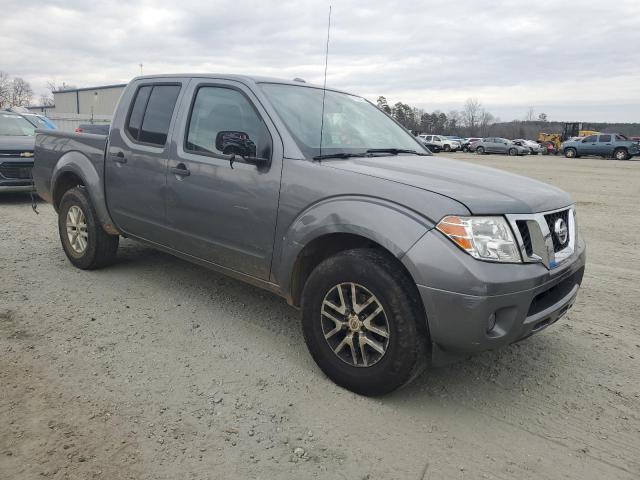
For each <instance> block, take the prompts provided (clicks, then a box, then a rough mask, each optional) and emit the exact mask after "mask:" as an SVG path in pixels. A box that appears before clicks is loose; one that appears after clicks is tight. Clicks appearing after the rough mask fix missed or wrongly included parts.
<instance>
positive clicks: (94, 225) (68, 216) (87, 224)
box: [58, 187, 120, 270]
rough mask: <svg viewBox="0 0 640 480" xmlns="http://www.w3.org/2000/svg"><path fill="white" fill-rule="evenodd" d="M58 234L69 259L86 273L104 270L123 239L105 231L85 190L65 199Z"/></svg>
mask: <svg viewBox="0 0 640 480" xmlns="http://www.w3.org/2000/svg"><path fill="white" fill-rule="evenodd" d="M58 231H59V233H60V241H61V242H62V248H63V249H64V253H65V254H66V255H67V258H68V259H69V261H70V262H71V263H72V264H73V265H75V266H76V267H78V268H80V269H82V270H92V269H95V268H100V267H104V266H106V265H108V264H109V263H111V262H112V261H113V259H114V258H115V256H116V251H117V250H118V243H119V238H120V237H118V236H117V235H109V234H108V233H107V232H105V231H104V230H103V228H102V226H101V225H100V222H99V221H98V216H97V215H96V212H95V210H94V208H93V205H92V204H91V199H90V198H89V195H88V194H87V191H86V189H84V188H83V187H75V188H72V189H71V190H69V191H67V192H66V193H65V194H64V195H63V196H62V200H61V201H60V208H59V211H58Z"/></svg>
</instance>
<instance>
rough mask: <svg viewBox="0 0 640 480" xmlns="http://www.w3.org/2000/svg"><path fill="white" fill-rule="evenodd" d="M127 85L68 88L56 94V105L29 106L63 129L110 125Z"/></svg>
mask: <svg viewBox="0 0 640 480" xmlns="http://www.w3.org/2000/svg"><path fill="white" fill-rule="evenodd" d="M124 87H126V83H123V84H118V85H104V86H101V87H87V88H68V89H64V90H58V91H57V92H53V103H54V105H53V106H50V107H49V106H33V107H29V110H31V111H32V112H38V113H43V114H44V115H46V116H47V117H49V118H50V119H51V120H53V121H54V123H55V124H56V125H57V126H58V128H60V129H62V130H69V131H73V130H74V129H75V128H76V127H77V126H78V125H79V124H81V123H110V122H111V117H112V116H113V113H114V111H115V109H116V105H117V104H118V100H119V99H120V96H121V95H122V92H123V91H124Z"/></svg>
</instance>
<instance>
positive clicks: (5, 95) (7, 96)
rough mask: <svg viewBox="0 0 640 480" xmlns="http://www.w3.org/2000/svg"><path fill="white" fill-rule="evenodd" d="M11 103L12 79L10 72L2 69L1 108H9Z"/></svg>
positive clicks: (0, 86)
mask: <svg viewBox="0 0 640 480" xmlns="http://www.w3.org/2000/svg"><path fill="white" fill-rule="evenodd" d="M10 103H11V80H10V79H9V74H8V73H6V72H3V71H1V70H0V108H7V107H9V106H10V105H9V104H10Z"/></svg>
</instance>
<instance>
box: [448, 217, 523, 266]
mask: <svg viewBox="0 0 640 480" xmlns="http://www.w3.org/2000/svg"><path fill="white" fill-rule="evenodd" d="M436 228H437V229H438V230H439V231H440V232H442V233H444V234H445V235H446V236H447V237H448V238H449V239H450V240H451V241H452V242H453V243H455V244H456V245H458V246H459V247H460V248H461V249H463V250H464V251H465V252H467V253H468V254H469V255H471V256H472V257H475V258H477V259H478V260H488V261H493V262H511V263H514V262H515V263H521V262H522V259H521V257H520V252H519V250H518V245H517V244H516V240H515V238H514V237H513V234H512V233H511V227H509V224H508V223H507V221H506V220H505V219H504V218H503V217H459V216H456V215H449V216H447V217H444V218H443V219H442V220H440V223H438V225H436Z"/></svg>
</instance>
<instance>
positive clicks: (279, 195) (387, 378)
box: [33, 75, 585, 395]
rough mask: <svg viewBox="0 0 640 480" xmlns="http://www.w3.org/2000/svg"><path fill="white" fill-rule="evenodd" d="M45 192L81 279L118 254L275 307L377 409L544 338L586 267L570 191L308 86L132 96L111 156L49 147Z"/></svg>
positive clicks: (218, 84) (104, 149) (174, 88)
mask: <svg viewBox="0 0 640 480" xmlns="http://www.w3.org/2000/svg"><path fill="white" fill-rule="evenodd" d="M33 177H34V181H35V185H36V188H37V191H38V194H39V195H40V196H41V197H42V198H43V199H44V200H46V201H48V202H50V203H52V204H53V206H54V208H55V209H56V211H57V212H58V219H59V220H58V223H59V233H60V238H61V241H62V246H63V248H64V251H65V253H66V255H67V257H68V258H69V260H70V261H71V263H73V264H74V265H75V266H77V267H79V268H82V269H93V268H98V267H102V266H105V265H107V264H109V263H110V262H112V261H113V260H114V258H115V256H116V250H117V248H118V239H119V236H123V237H129V238H132V239H136V240H139V241H142V242H144V243H146V244H148V245H150V246H152V247H154V248H158V249H161V250H164V251H166V252H169V253H171V254H174V255H176V256H178V257H181V258H183V259H185V260H187V261H190V262H195V263H197V264H200V265H204V266H206V267H210V268H213V269H215V270H218V271H220V272H223V273H225V274H228V275H231V276H233V277H236V278H238V279H241V280H244V281H246V282H249V283H251V284H253V285H257V286H259V287H262V288H265V289H267V290H270V291H272V292H274V293H276V294H278V295H281V296H282V297H284V298H285V299H286V300H287V301H288V302H289V303H290V304H291V305H293V306H295V307H298V308H300V310H301V312H302V315H301V316H302V330H303V335H304V339H305V341H306V343H307V346H308V348H309V350H310V352H311V355H312V356H313V358H314V360H315V361H316V362H317V364H318V365H319V367H320V368H321V369H322V370H323V371H324V372H325V373H326V374H327V375H328V376H329V377H330V378H331V379H332V380H333V381H335V382H336V383H337V384H339V385H341V386H344V387H346V388H348V389H351V390H353V391H355V392H358V393H360V394H365V395H379V394H383V393H385V392H389V391H392V390H394V389H396V388H398V387H400V386H402V385H404V384H406V383H408V382H409V381H411V380H412V379H413V378H415V376H416V375H417V374H418V373H419V372H420V371H421V370H422V368H423V367H424V366H426V365H429V364H431V365H442V364H444V363H447V362H450V361H453V360H455V359H457V358H460V357H462V356H466V355H468V354H470V353H473V352H478V351H482V350H486V349H493V348H497V347H500V346H503V345H507V344H510V343H513V342H516V341H519V340H522V339H524V338H525V337H528V336H529V335H531V334H533V333H536V332H539V331H540V330H542V329H544V328H546V327H547V326H549V325H550V324H552V323H554V322H555V321H556V320H558V318H560V317H561V316H562V315H563V314H564V313H565V312H566V311H567V309H568V308H569V307H571V305H572V304H573V302H574V301H575V298H576V295H577V292H578V288H579V286H580V283H581V281H582V276H583V272H584V267H585V244H584V242H583V240H582V238H581V237H580V235H579V233H578V228H577V226H576V211H575V206H574V202H573V201H572V199H571V198H570V196H569V195H568V194H566V193H565V192H563V191H561V190H559V189H557V188H554V187H552V186H549V185H546V184H544V183H540V182H538V181H534V180H531V179H528V178H525V177H521V176H518V175H513V174H509V173H506V172H503V171H500V170H494V169H490V168H486V167H482V166H476V165H472V164H467V163H463V162H459V161H454V160H451V159H446V158H442V157H437V156H433V155H431V154H430V153H429V151H428V150H427V149H425V148H424V147H423V145H422V143H421V142H419V141H418V140H417V139H416V138H415V137H413V136H412V135H411V134H410V133H409V132H407V131H406V130H405V129H404V128H402V126H400V125H399V124H398V123H396V122H395V121H394V120H393V119H391V118H390V117H388V116H387V115H386V114H384V113H383V112H381V111H380V110H379V109H377V108H376V107H375V106H374V105H373V104H371V103H370V102H368V101H367V100H365V99H363V98H362V97H359V96H356V95H351V94H348V93H344V92H340V91H337V90H331V89H327V90H324V89H322V88H321V87H317V86H312V85H309V84H306V83H304V82H301V81H291V82H289V81H282V80H275V79H269V78H255V77H246V76H234V75H164V76H146V77H139V78H136V79H134V80H132V81H131V82H130V83H129V85H128V86H127V88H126V89H125V91H124V93H123V95H122V98H121V99H120V102H119V104H118V107H117V109H116V111H115V114H114V117H113V122H112V124H111V129H110V131H109V135H108V137H107V136H104V135H93V134H82V133H63V132H58V131H38V134H37V138H36V148H35V166H34V170H33ZM549 353H550V354H551V352H549Z"/></svg>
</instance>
